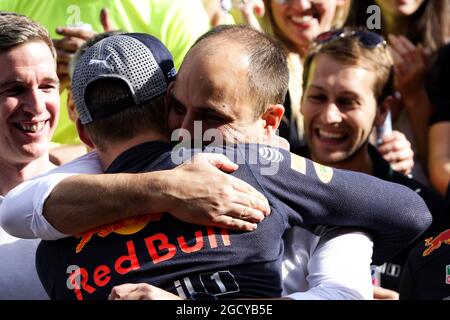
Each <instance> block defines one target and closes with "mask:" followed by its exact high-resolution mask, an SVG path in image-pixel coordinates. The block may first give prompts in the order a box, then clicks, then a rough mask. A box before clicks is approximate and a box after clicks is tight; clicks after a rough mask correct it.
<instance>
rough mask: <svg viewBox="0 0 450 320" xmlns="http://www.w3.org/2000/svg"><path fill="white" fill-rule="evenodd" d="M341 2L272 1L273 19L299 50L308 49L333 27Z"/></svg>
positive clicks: (318, 0) (320, 0) (319, 0)
mask: <svg viewBox="0 0 450 320" xmlns="http://www.w3.org/2000/svg"><path fill="white" fill-rule="evenodd" d="M342 5H343V1H339V0H315V1H309V0H271V1H270V8H271V11H272V15H273V19H274V22H275V24H276V25H277V26H278V29H279V30H280V31H281V33H282V36H283V37H284V38H286V39H287V40H288V41H290V42H291V43H292V44H293V45H294V46H296V47H297V48H305V47H306V48H307V47H308V46H309V45H310V43H311V42H312V41H313V40H314V38H315V37H316V36H317V35H319V34H320V33H322V32H325V31H328V30H329V29H331V27H332V23H333V19H334V16H335V14H336V10H337V8H338V6H342Z"/></svg>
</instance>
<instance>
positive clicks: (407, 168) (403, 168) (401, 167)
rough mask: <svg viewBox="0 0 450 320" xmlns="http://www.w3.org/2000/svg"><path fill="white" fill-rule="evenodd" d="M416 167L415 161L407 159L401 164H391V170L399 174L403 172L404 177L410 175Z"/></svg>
mask: <svg viewBox="0 0 450 320" xmlns="http://www.w3.org/2000/svg"><path fill="white" fill-rule="evenodd" d="M413 167H414V160H413V159H406V160H403V161H400V162H396V163H393V164H392V163H391V168H392V169H393V170H395V171H397V172H401V173H403V174H404V175H408V174H410V173H411V171H412V168H413Z"/></svg>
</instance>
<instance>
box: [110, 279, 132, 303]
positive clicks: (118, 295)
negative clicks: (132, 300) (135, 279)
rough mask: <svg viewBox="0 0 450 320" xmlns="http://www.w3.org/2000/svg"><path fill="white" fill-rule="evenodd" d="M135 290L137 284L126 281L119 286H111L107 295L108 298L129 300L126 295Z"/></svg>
mask: <svg viewBox="0 0 450 320" xmlns="http://www.w3.org/2000/svg"><path fill="white" fill-rule="evenodd" d="M136 290H137V284H134V283H126V284H122V285H120V286H115V287H114V288H112V290H111V293H110V294H109V296H108V300H129V299H127V297H129V295H130V294H132V293H133V292H135V291H136ZM134 295H136V294H134Z"/></svg>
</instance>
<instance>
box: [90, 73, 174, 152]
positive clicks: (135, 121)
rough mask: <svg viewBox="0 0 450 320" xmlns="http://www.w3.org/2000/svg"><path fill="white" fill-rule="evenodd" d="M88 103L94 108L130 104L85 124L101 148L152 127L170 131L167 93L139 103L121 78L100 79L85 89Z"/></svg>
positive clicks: (161, 130)
mask: <svg viewBox="0 0 450 320" xmlns="http://www.w3.org/2000/svg"><path fill="white" fill-rule="evenodd" d="M85 99H86V103H88V104H89V105H90V107H91V108H101V109H103V108H113V107H117V105H127V106H128V107H127V108H124V110H122V111H119V112H117V113H114V114H112V115H109V116H107V117H105V118H101V119H96V120H95V121H94V122H92V123H89V124H85V125H84V126H85V128H86V130H87V132H88V133H89V135H90V138H91V139H92V142H93V143H94V144H95V146H96V148H97V149H99V150H105V149H106V147H107V146H108V144H110V143H117V142H122V141H126V140H129V139H131V138H133V137H134V136H136V135H137V134H140V133H145V132H149V131H150V130H152V131H156V132H159V133H164V132H166V131H167V129H166V126H167V108H166V103H165V94H162V95H159V96H158V97H155V98H153V99H151V100H150V101H147V102H144V103H143V104H141V105H139V106H137V105H136V104H135V102H134V100H133V98H132V95H131V92H130V89H129V87H128V86H127V85H126V83H125V82H124V81H123V80H121V79H114V78H105V79H99V80H96V81H94V82H92V84H90V85H89V86H88V87H87V88H86V92H85Z"/></svg>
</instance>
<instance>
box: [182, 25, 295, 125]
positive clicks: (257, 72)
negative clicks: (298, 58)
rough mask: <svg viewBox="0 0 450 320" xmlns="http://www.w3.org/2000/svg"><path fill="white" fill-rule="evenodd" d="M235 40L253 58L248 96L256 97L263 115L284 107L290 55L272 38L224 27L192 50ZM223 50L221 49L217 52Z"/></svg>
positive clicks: (240, 27) (247, 29)
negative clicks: (271, 108)
mask: <svg viewBox="0 0 450 320" xmlns="http://www.w3.org/2000/svg"><path fill="white" fill-rule="evenodd" d="M213 38H215V39H220V40H222V39H223V40H227V41H229V40H231V41H234V42H235V43H237V44H239V45H240V46H242V48H243V50H245V51H246V52H247V54H248V56H249V70H248V92H247V94H248V96H249V97H254V99H255V100H256V101H255V102H256V105H257V106H258V109H257V110H255V116H256V117H259V116H260V115H262V114H263V113H264V112H265V110H266V108H267V106H268V105H269V104H282V103H283V102H284V100H285V97H286V93H287V90H288V85H289V70H288V66H287V61H286V54H285V52H284V50H283V48H282V47H281V45H280V44H279V43H278V42H277V41H275V40H273V39H272V38H270V37H269V36H267V35H265V34H263V33H261V32H259V31H256V30H254V29H252V28H250V27H248V26H243V25H221V26H218V27H215V28H213V29H211V30H210V31H208V32H206V33H205V34H204V35H202V36H201V37H200V38H199V39H198V40H197V41H196V42H195V43H194V45H193V46H192V48H191V50H192V49H193V48H195V47H196V46H198V45H199V44H200V43H202V42H204V41H206V40H207V39H213ZM214 50H220V48H214Z"/></svg>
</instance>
